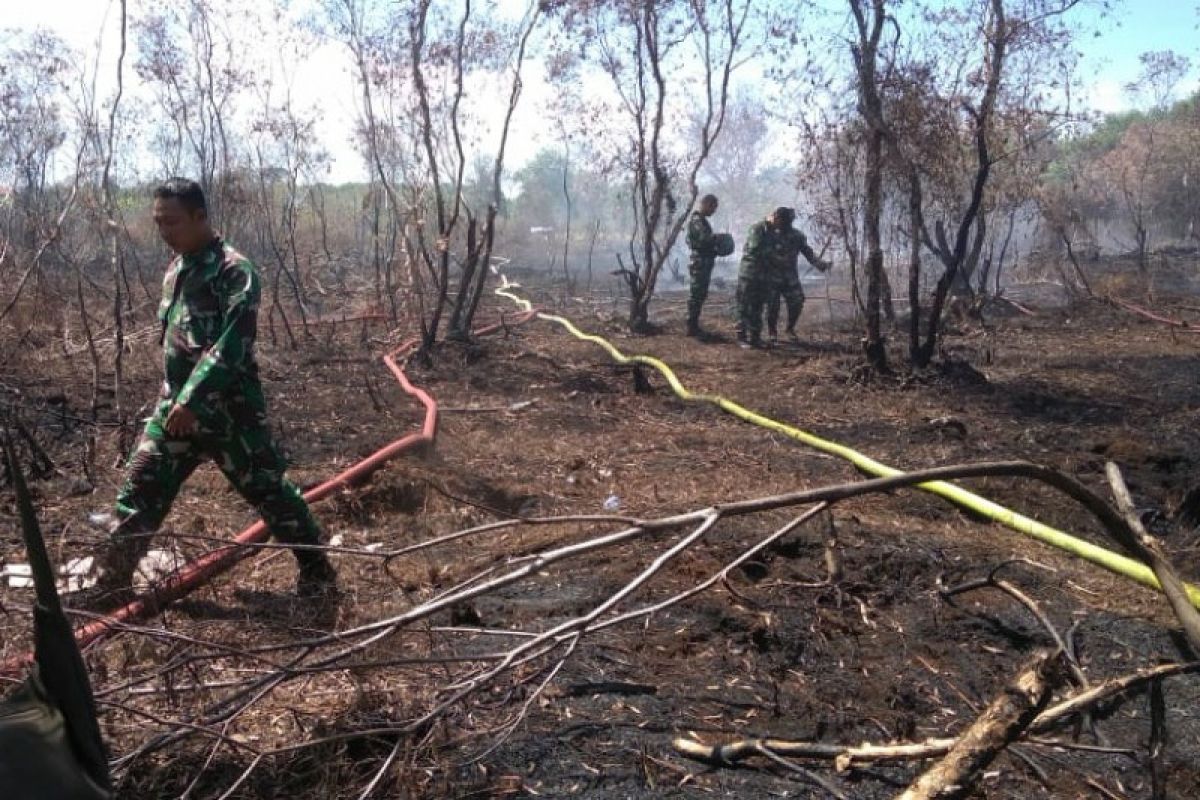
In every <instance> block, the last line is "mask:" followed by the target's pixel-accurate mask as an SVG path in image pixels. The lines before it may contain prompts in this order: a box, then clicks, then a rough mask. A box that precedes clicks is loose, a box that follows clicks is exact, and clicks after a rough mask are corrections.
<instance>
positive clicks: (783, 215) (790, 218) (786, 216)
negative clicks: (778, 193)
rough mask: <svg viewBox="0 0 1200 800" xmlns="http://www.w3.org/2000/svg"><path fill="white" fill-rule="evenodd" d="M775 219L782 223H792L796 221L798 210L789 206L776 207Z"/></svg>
mask: <svg viewBox="0 0 1200 800" xmlns="http://www.w3.org/2000/svg"><path fill="white" fill-rule="evenodd" d="M775 221H776V222H778V223H779V224H781V225H791V224H792V223H793V222H795V221H796V212H795V211H794V210H793V209H790V208H788V207H787V206H780V207H779V208H777V209H775Z"/></svg>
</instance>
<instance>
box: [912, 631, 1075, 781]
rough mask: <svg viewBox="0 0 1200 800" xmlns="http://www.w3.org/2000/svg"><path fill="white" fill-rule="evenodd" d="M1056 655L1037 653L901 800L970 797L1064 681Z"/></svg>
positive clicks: (1058, 657)
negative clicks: (972, 791) (976, 782)
mask: <svg viewBox="0 0 1200 800" xmlns="http://www.w3.org/2000/svg"><path fill="white" fill-rule="evenodd" d="M1061 665H1062V662H1061V659H1060V656H1059V654H1058V653H1050V652H1048V651H1042V652H1039V653H1037V654H1036V655H1034V657H1033V658H1032V659H1030V660H1029V661H1028V662H1027V663H1026V664H1025V666H1024V667H1022V668H1021V671H1020V672H1018V673H1017V676H1016V677H1015V678H1013V680H1012V681H1011V682H1010V683H1009V684H1008V685H1007V686H1005V687H1004V689H1003V690H1002V691H1001V692H1000V694H999V695H998V696H997V697H996V699H995V700H993V701H992V703H991V705H989V706H988V707H987V710H985V711H984V712H983V713H982V714H980V715H979V717H978V718H977V719H976V720H975V722H974V723H972V724H971V727H969V728H967V730H966V732H965V733H963V735H962V736H960V737H958V741H956V742H955V743H954V746H953V747H951V748H950V751H949V752H948V753H946V755H945V757H944V758H943V759H942V760H941V761H939V762H938V763H937V764H935V765H934V766H933V767H931V768H930V769H928V770H927V771H926V772H925V773H924V774H923V775H921V777H919V778H918V779H917V780H916V781H915V782H914V783H913V784H912V785H911V786H909V787H908V788H907V789H905V790H904V791H903V792H902V793H900V794H899V795H898V796H897V800H934V798H960V797H964V796H966V794H967V792H968V791H970V789H971V786H972V785H974V783H975V781H976V780H977V779H978V777H979V774H980V773H981V772H982V771H983V770H985V769H987V766H988V765H989V764H991V763H992V761H994V760H995V758H996V756H998V755H999V754H1000V753H1001V752H1002V751H1003V750H1004V748H1006V747H1008V746H1009V745H1010V744H1012V743H1013V742H1014V741H1016V739H1017V738H1018V737H1020V736H1021V734H1022V733H1024V732H1025V730H1026V729H1027V728H1028V727H1029V725H1030V723H1032V722H1033V721H1034V719H1035V718H1036V717H1037V715H1038V712H1039V711H1041V710H1042V708H1044V707H1045V705H1046V703H1047V702H1048V701H1049V699H1050V693H1051V692H1052V691H1053V690H1054V687H1055V686H1056V685H1057V684H1058V683H1060V682H1061V680H1062V670H1061Z"/></svg>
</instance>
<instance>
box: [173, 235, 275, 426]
mask: <svg viewBox="0 0 1200 800" xmlns="http://www.w3.org/2000/svg"><path fill="white" fill-rule="evenodd" d="M258 301H259V280H258V272H257V271H256V270H255V269H254V264H252V263H251V262H250V259H248V258H246V257H245V256H244V255H242V254H241V253H239V252H238V251H237V250H235V249H234V248H232V247H230V246H229V245H228V244H226V243H225V242H224V241H222V240H221V239H220V238H219V237H218V238H215V239H213V241H212V242H211V243H210V244H209V245H208V246H207V247H205V248H204V249H203V250H201V251H200V252H198V253H191V254H188V255H184V256H177V257H176V258H175V260H174V261H172V262H171V265H170V266H169V267H168V268H167V274H166V276H165V277H164V278H163V297H162V304H161V305H159V307H158V318H159V321H160V322H161V323H162V344H163V362H164V371H165V373H166V380H165V382H164V383H163V390H162V396H163V399H164V400H173V401H174V402H176V403H178V404H179V405H183V406H187V407H188V408H189V409H190V410H192V411H193V412H196V413H197V414H198V415H201V416H203V415H204V413H203V412H208V411H212V410H217V409H222V408H225V407H226V406H227V405H228V404H229V401H230V400H237V401H239V402H240V403H244V402H247V401H252V404H253V405H258V400H259V399H261V398H262V390H261V387H260V386H259V380H258V364H257V363H256V362H255V360H254V337H255V333H256V328H257V321H258V320H257V318H258ZM255 410H258V409H255Z"/></svg>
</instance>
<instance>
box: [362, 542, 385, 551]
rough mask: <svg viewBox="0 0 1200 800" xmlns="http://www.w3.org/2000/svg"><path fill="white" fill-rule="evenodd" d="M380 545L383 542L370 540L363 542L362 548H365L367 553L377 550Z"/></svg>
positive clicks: (381, 545)
mask: <svg viewBox="0 0 1200 800" xmlns="http://www.w3.org/2000/svg"><path fill="white" fill-rule="evenodd" d="M382 547H383V542H371V543H370V544H364V545H363V550H366V551H367V552H368V553H374V552H375V551H376V550H379V549H380V548H382Z"/></svg>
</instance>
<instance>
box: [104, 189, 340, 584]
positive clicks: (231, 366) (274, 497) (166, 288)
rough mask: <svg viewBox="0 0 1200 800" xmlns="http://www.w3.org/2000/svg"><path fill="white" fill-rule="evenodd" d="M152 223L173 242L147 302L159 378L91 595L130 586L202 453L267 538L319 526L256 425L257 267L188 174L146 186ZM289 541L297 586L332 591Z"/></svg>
mask: <svg viewBox="0 0 1200 800" xmlns="http://www.w3.org/2000/svg"><path fill="white" fill-rule="evenodd" d="M154 223H155V225H156V226H157V227H158V232H159V235H160V236H161V237H162V239H163V241H165V242H166V243H167V245H168V246H169V247H170V248H171V249H172V250H173V251H174V252H175V253H176V254H177V255H176V257H175V259H174V260H173V261H172V262H171V264H170V266H169V267H168V268H167V272H166V275H165V277H164V279H163V296H162V303H161V304H160V305H159V309H158V317H159V321H160V322H161V323H162V336H161V344H162V346H163V362H164V371H165V380H164V381H163V385H162V391H161V393H160V398H159V402H158V404H157V406H156V407H155V410H154V413H153V415H152V416H151V417H150V419H149V420H148V421H147V422H146V427H145V429H144V431H143V433H142V436H141V439H140V441H139V442H138V444H137V447H136V449H135V450H134V452H133V455H132V456H131V458H130V460H129V464H128V466H127V473H126V479H125V483H124V485H123V486H122V487H121V490H120V492H119V494H118V495H117V501H116V512H117V523H116V525H115V527H114V528H113V530H112V534H111V540H110V543H109V546H108V549H107V551H106V552H105V553H104V554H103V555H102V556H101V558H100V565H101V573H100V578H99V583H98V584H97V587H96V592H95V593H96V594H97V595H98V596H97V597H96V601H97V604H99V605H111V604H113V603H114V602H120V601H121V600H124V599H126V598H128V597H129V596H130V594H131V588H130V587H131V583H132V578H133V573H134V570H135V569H136V568H137V563H138V561H139V560H140V559H141V557H142V556H143V555H145V553H146V551H147V549H148V548H149V546H150V537H151V535H152V534H153V533H154V532H155V531H157V530H158V527H159V525H160V524H161V522H162V520H163V518H164V517H165V516H166V515H167V512H168V511H169V510H170V508H171V504H172V502H173V501H174V500H175V496H176V495H177V494H178V492H179V489H180V487H181V486H182V485H183V483H184V481H185V480H187V478H188V477H189V476H190V475H191V474H192V472H193V471H195V469H196V467H197V466H199V464H200V462H201V461H202V460H203V459H206V458H207V459H211V460H212V461H214V462H215V463H216V465H217V467H218V468H219V469H220V470H221V472H222V473H224V475H225V477H226V478H227V479H228V480H229V482H230V483H231V484H233V486H234V488H235V489H237V491H238V493H239V494H241V496H242V497H243V498H245V500H246V501H247V502H249V503H250V504H251V505H252V506H253V507H254V508H255V509H256V510H257V511H258V513H259V514H261V515H262V518H263V520H264V521H265V522H266V524H267V527H268V529H269V530H270V531H271V534H272V535H273V536H274V537H275V539H276V540H278V541H280V542H282V543H285V544H290V545H317V544H320V542H321V538H322V535H321V528H320V526H319V525H318V523H317V521H316V519H315V518H314V517H313V514H312V512H311V511H310V510H309V507H308V504H307V503H305V501H304V498H303V497H302V496H301V494H300V491H299V490H298V489H297V488H296V486H295V485H294V484H293V483H291V481H289V480H287V479H286V478H285V477H284V470H285V469H286V464H285V462H284V459H283V456H282V455H281V454H280V452H279V450H278V448H277V447H276V446H275V443H274V441H273V440H272V437H271V432H270V429H269V428H268V425H267V408H266V400H265V399H264V397H263V390H262V384H261V382H260V381H259V374H258V364H257V362H256V361H255V358H254V340H255V336H256V332H257V313H258V304H259V293H260V287H259V277H258V272H257V270H256V269H255V267H254V265H253V264H252V263H251V262H250V260H249V259H248V258H246V257H245V256H244V255H242V254H241V253H239V252H238V251H237V250H235V249H234V248H233V247H232V246H230V245H229V244H227V243H226V242H225V241H224V240H222V239H221V237H220V236H219V235H218V234H217V233H215V232H214V231H213V229H212V227H211V225H210V222H209V219H208V207H207V204H206V201H205V197H204V192H203V190H202V189H201V188H200V185H199V184H197V183H196V182H195V181H191V180H187V179H184V178H171V179H170V180H168V181H166V182H165V183H163V184H162V185H161V186H159V187H158V188H157V189H155V191H154ZM293 553H294V554H295V557H296V561H297V562H298V565H299V576H298V578H297V582H296V591H297V594H298V595H300V596H302V597H305V598H310V599H311V598H319V597H321V596H325V595H332V594H334V593H336V591H337V574H336V573H335V572H334V569H333V566H332V565H331V564H330V563H329V560H328V558H327V557H326V555H325V554H324V553H323V552H321V551H320V550H313V549H302V548H301V549H294V550H293Z"/></svg>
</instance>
